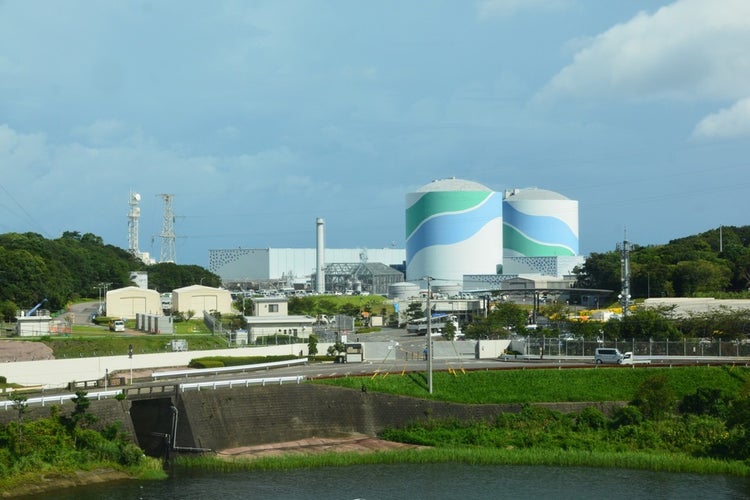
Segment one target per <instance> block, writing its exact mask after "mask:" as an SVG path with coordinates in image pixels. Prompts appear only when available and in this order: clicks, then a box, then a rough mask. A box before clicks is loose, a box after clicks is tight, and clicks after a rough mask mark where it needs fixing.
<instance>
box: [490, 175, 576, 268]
mask: <svg viewBox="0 0 750 500" xmlns="http://www.w3.org/2000/svg"><path fill="white" fill-rule="evenodd" d="M583 260H584V259H583V258H582V257H581V256H579V255H578V202H577V201H576V200H571V199H568V198H566V197H565V196H563V195H561V194H559V193H556V192H554V191H548V190H546V189H537V188H527V189H511V190H507V191H505V194H504V199H503V274H504V275H519V274H530V273H537V274H541V275H545V276H558V277H562V276H566V275H570V274H571V273H572V270H573V268H574V267H575V266H578V265H581V264H582V263H583Z"/></svg>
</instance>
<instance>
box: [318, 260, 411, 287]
mask: <svg viewBox="0 0 750 500" xmlns="http://www.w3.org/2000/svg"><path fill="white" fill-rule="evenodd" d="M325 280H326V288H325V289H326V290H327V291H329V292H346V291H347V290H351V291H353V292H370V293H374V294H379V295H386V294H387V293H388V287H389V286H390V285H392V284H394V283H401V282H403V281H404V274H403V273H401V272H399V271H397V270H395V269H393V268H392V267H390V266H386V265H385V264H381V263H379V262H357V263H351V264H346V263H341V264H329V265H327V266H326V267H325Z"/></svg>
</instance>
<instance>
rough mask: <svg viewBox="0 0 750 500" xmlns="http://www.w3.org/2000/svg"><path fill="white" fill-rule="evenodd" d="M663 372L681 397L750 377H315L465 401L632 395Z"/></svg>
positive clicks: (591, 372) (535, 373) (677, 371)
mask: <svg viewBox="0 0 750 500" xmlns="http://www.w3.org/2000/svg"><path fill="white" fill-rule="evenodd" d="M656 374H664V375H665V376H666V377H667V378H668V380H669V385H670V387H671V388H672V390H673V391H674V392H675V395H676V396H677V397H683V396H685V395H686V394H691V393H693V392H695V390H696V389H697V388H698V387H710V388H717V389H724V390H726V391H727V392H728V393H730V394H736V393H737V392H738V391H739V390H740V388H741V387H742V386H743V385H744V384H745V383H746V381H747V380H748V378H749V377H750V369H748V368H741V367H707V366H700V367H698V366H696V367H674V368H667V367H664V368H638V369H628V368H614V369H611V368H608V369H601V368H583V369H569V370H554V369H553V370H546V369H534V370H494V371H467V372H466V373H463V372H461V371H457V372H455V374H453V373H448V372H434V373H433V394H432V395H429V394H428V393H427V383H426V380H425V374H424V372H415V373H407V374H404V375H401V374H400V373H390V374H378V375H376V376H372V377H345V378H338V379H326V380H316V381H315V383H319V384H328V385H336V386H343V387H350V388H352V389H360V388H361V387H362V385H363V384H364V385H365V386H366V387H367V390H368V391H376V392H385V393H390V394H401V395H405V396H412V397H418V398H429V399H434V400H440V401H450V402H455V403H465V404H489V403H493V404H505V403H538V402H576V401H629V400H630V399H632V398H633V395H634V394H635V392H636V389H637V388H638V386H640V385H641V384H642V383H643V382H644V381H645V380H647V379H649V378H651V377H653V376H654V375H656Z"/></svg>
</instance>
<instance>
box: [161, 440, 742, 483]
mask: <svg viewBox="0 0 750 500" xmlns="http://www.w3.org/2000/svg"><path fill="white" fill-rule="evenodd" d="M174 463H175V465H177V466H180V467H195V468H199V469H204V470H209V471H216V472H235V471H267V470H288V469H299V468H310V467H346V466H351V465H370V464H432V463H460V464H467V465H547V466H564V467H573V466H575V467H607V468H623V469H638V470H650V471H655V472H683V473H691V474H728V475H736V476H748V475H750V467H748V465H746V464H744V463H743V462H726V461H721V460H715V459H710V458H694V457H690V456H688V455H682V454H656V453H654V454H651V453H631V452H598V451H581V450H548V449H499V448H466V447H457V448H427V449H409V450H389V451H381V452H375V453H369V454H362V453H355V452H352V453H322V454H319V455H284V456H277V457H260V458H252V459H243V458H238V459H234V460H229V461H228V460H225V459H220V458H216V457H212V456H201V457H187V456H181V457H178V458H176V459H175V462H174Z"/></svg>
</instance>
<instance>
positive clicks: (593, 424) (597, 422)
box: [576, 406, 607, 430]
mask: <svg viewBox="0 0 750 500" xmlns="http://www.w3.org/2000/svg"><path fill="white" fill-rule="evenodd" d="M606 426H607V417H606V415H604V413H602V412H601V411H600V410H599V409H598V408H594V407H593V406H589V407H588V408H584V409H583V410H581V411H580V412H579V413H578V416H577V417H576V427H577V428H578V429H595V430H596V429H604V428H605V427H606Z"/></svg>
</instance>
